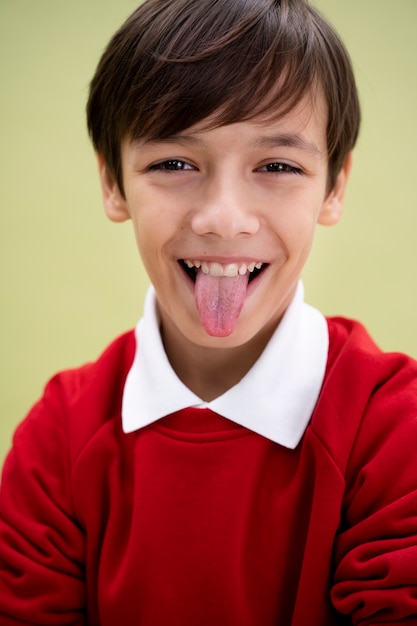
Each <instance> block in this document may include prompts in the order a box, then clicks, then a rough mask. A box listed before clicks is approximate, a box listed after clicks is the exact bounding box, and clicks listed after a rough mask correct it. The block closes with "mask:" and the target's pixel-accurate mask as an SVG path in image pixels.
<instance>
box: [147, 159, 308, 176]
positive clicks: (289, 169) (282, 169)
mask: <svg viewBox="0 0 417 626" xmlns="http://www.w3.org/2000/svg"><path fill="white" fill-rule="evenodd" d="M194 169H195V168H194V167H193V166H191V165H190V164H189V163H187V162H186V161H183V160H181V159H167V160H166V161H160V162H159V163H154V164H153V165H151V166H150V167H149V171H151V172H154V171H162V172H184V171H190V170H194ZM262 170H264V171H265V172H268V173H271V174H302V173H303V171H302V170H301V169H300V168H298V167H295V166H293V165H289V164H288V163H282V162H281V161H276V162H274V163H267V164H266V165H263V166H262V167H260V168H257V170H255V171H257V172H261V171H262Z"/></svg>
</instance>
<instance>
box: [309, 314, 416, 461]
mask: <svg viewBox="0 0 417 626" xmlns="http://www.w3.org/2000/svg"><path fill="white" fill-rule="evenodd" d="M328 327H329V338H330V344H329V357H328V363H327V370H326V375H325V378H324V382H323V386H322V390H321V394H320V397H319V401H318V403H317V406H316V410H315V412H314V415H313V420H312V428H313V430H314V432H315V433H316V434H317V435H318V436H319V437H320V438H321V439H322V441H323V442H325V445H326V447H328V448H329V449H331V453H332V456H334V457H335V458H337V461H338V464H339V466H340V468H341V469H342V470H343V468H344V467H345V466H346V464H347V462H348V458H349V455H350V453H351V451H352V448H353V446H354V445H357V444H359V443H360V442H361V441H363V442H365V443H364V445H365V446H367V445H369V443H370V442H371V440H372V438H374V439H375V440H377V441H378V442H379V443H380V445H381V446H382V444H383V441H384V440H386V439H390V440H394V439H395V440H396V441H397V443H398V441H399V440H400V441H401V440H405V439H410V438H411V439H412V440H413V441H416V437H417V362H416V361H415V360H414V359H413V358H411V357H409V356H407V355H405V354H401V353H384V352H383V351H382V350H381V349H380V348H379V347H378V346H377V344H376V343H375V342H374V341H373V339H372V337H371V336H370V335H369V333H368V332H367V330H366V329H365V328H364V326H363V325H362V324H360V323H359V322H357V321H355V320H350V319H346V318H341V317H338V318H329V319H328Z"/></svg>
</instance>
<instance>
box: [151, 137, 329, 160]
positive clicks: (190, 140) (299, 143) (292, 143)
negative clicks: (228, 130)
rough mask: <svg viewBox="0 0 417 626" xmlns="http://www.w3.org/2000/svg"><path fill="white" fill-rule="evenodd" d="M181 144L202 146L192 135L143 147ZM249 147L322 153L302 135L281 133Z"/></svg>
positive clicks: (155, 142)
mask: <svg viewBox="0 0 417 626" xmlns="http://www.w3.org/2000/svg"><path fill="white" fill-rule="evenodd" d="M160 143H162V144H174V143H176V144H182V145H184V146H186V145H190V144H191V145H195V146H204V140H203V139H200V138H199V137H195V136H194V135H184V134H178V135H170V136H168V137H162V138H160V139H145V140H144V144H145V145H152V144H160ZM249 145H250V147H252V148H267V149H274V148H282V147H284V148H295V149H297V150H302V151H303V152H308V153H310V154H311V155H312V156H316V157H321V156H322V151H321V150H320V149H319V147H318V146H317V145H316V144H315V143H314V142H313V141H309V140H308V139H306V138H305V137H303V136H302V135H299V134H297V133H281V134H279V135H262V136H260V137H255V138H254V139H253V140H252V141H250V142H249Z"/></svg>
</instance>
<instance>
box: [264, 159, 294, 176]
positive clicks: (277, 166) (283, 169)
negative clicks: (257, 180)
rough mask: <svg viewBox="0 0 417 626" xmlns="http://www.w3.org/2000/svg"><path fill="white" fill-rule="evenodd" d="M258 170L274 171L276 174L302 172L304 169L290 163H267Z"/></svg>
mask: <svg viewBox="0 0 417 626" xmlns="http://www.w3.org/2000/svg"><path fill="white" fill-rule="evenodd" d="M258 172H272V173H274V174H302V170H301V169H300V168H298V167H294V166H293V165H289V164H288V163H281V162H280V161H277V162H276V163H267V164H266V165H263V166H262V167H260V168H259V169H258Z"/></svg>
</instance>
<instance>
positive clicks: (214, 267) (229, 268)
mask: <svg viewBox="0 0 417 626" xmlns="http://www.w3.org/2000/svg"><path fill="white" fill-rule="evenodd" d="M178 262H179V264H180V265H181V267H182V268H183V270H184V271H185V272H186V274H187V275H188V276H189V277H190V278H191V280H192V281H193V282H194V283H195V281H196V276H197V272H198V271H201V272H203V274H207V275H210V276H217V277H221V276H227V277H229V278H233V277H235V276H238V275H240V276H244V275H245V274H246V273H249V281H248V282H249V283H250V282H251V281H252V280H254V279H255V278H256V277H257V276H259V274H260V273H261V272H262V271H263V270H264V269H265V267H266V265H267V264H266V263H262V262H261V261H259V262H255V261H252V262H251V263H229V264H226V265H222V264H221V263H216V262H207V261H199V260H191V259H180V260H179V261H178Z"/></svg>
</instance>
